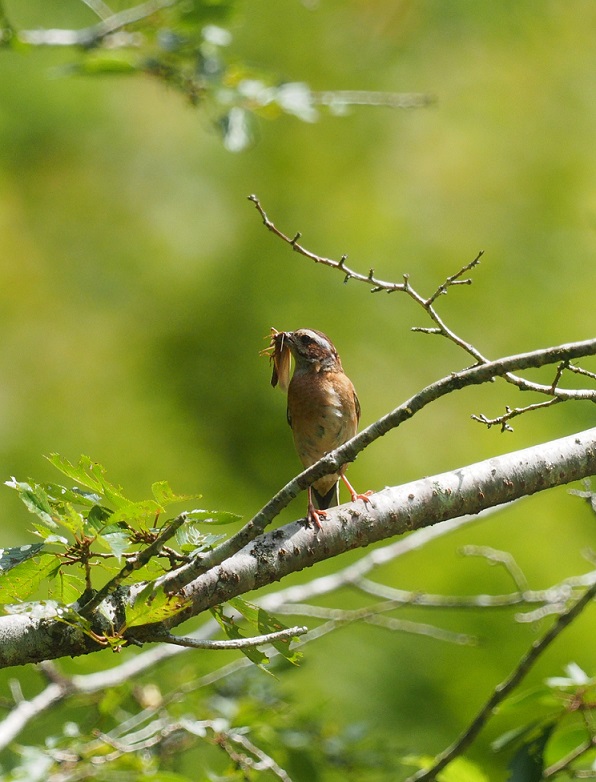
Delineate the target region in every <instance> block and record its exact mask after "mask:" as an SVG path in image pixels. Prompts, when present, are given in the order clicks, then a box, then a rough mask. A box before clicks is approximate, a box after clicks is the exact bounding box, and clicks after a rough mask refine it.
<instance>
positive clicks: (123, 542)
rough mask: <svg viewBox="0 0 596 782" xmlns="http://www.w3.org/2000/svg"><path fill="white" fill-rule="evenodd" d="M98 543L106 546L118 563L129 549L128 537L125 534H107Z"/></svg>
mask: <svg viewBox="0 0 596 782" xmlns="http://www.w3.org/2000/svg"><path fill="white" fill-rule="evenodd" d="M100 541H101V542H103V543H105V544H106V545H107V547H108V550H109V551H110V552H111V553H112V554H113V555H114V556H115V557H116V559H117V560H118V562H120V560H121V559H122V555H123V554H124V552H125V551H128V549H129V548H130V535H129V534H128V533H126V532H108V533H107V534H104V535H102V536H101V537H100Z"/></svg>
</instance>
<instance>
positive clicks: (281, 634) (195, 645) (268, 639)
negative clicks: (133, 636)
mask: <svg viewBox="0 0 596 782" xmlns="http://www.w3.org/2000/svg"><path fill="white" fill-rule="evenodd" d="M307 632H308V627H304V625H302V626H296V627H288V628H285V629H284V630H277V631H276V632H274V633H266V634H264V635H255V636H252V637H251V638H228V639H226V640H225V641H207V640H201V639H198V638H192V637H191V636H188V635H172V634H171V633H157V634H156V636H155V638H154V639H153V640H154V641H160V642H163V643H167V644H174V645H175V646H184V647H186V648H188V649H252V648H254V647H255V646H262V645H263V644H270V643H273V642H274V641H291V640H292V638H295V637H296V636H299V635H304V634H305V633H307Z"/></svg>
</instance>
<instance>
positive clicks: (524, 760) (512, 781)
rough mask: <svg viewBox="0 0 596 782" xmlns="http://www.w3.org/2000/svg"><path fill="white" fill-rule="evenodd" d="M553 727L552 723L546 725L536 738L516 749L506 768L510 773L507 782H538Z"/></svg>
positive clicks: (540, 777)
mask: <svg viewBox="0 0 596 782" xmlns="http://www.w3.org/2000/svg"><path fill="white" fill-rule="evenodd" d="M554 727H555V724H554V723H551V724H550V725H546V726H545V727H544V728H543V729H542V730H541V732H540V733H539V734H538V735H537V736H535V737H534V738H532V740H531V741H528V742H527V743H525V744H523V745H522V746H521V747H520V748H519V749H518V751H517V752H516V753H515V755H514V756H513V758H512V760H511V763H510V764H509V766H508V768H509V770H510V771H511V774H510V776H509V777H508V782H540V780H541V779H542V772H543V771H544V750H545V749H546V745H547V743H548V740H549V739H550V736H551V733H552V732H553V730H554Z"/></svg>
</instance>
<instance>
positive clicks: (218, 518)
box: [187, 508, 242, 524]
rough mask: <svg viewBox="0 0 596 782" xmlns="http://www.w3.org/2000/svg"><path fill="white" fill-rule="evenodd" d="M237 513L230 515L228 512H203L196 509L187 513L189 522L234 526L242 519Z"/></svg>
mask: <svg viewBox="0 0 596 782" xmlns="http://www.w3.org/2000/svg"><path fill="white" fill-rule="evenodd" d="M241 518H242V516H239V515H238V514H237V513H230V512H229V511H227V510H203V509H200V508H195V510H190V511H188V513H187V519H188V521H200V522H202V523H203V524H232V523H233V522H235V521H238V520H239V519H241Z"/></svg>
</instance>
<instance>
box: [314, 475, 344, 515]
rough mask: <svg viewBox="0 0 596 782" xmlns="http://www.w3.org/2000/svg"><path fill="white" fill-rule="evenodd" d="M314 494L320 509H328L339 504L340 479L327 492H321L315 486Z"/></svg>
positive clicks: (317, 506)
mask: <svg viewBox="0 0 596 782" xmlns="http://www.w3.org/2000/svg"><path fill="white" fill-rule="evenodd" d="M312 496H313V499H314V501H315V506H316V508H317V509H318V510H327V508H332V507H333V506H334V505H339V481H337V482H336V483H334V484H333V486H332V487H331V488H330V489H329V491H328V492H327V494H319V492H318V491H317V490H316V489H315V487H314V486H313V487H312Z"/></svg>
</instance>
